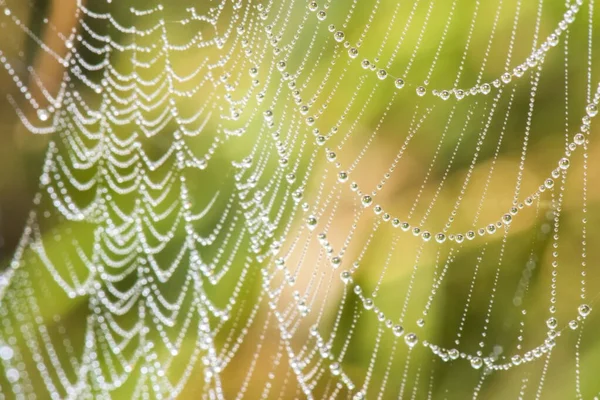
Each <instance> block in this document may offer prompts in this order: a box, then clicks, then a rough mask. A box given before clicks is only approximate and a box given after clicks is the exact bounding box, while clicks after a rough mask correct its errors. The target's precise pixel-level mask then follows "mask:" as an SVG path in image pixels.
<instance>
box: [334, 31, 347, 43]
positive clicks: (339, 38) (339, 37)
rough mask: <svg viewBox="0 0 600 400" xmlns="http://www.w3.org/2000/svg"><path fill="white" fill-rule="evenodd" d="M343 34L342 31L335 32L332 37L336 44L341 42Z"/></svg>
mask: <svg viewBox="0 0 600 400" xmlns="http://www.w3.org/2000/svg"><path fill="white" fill-rule="evenodd" d="M344 37H345V35H344V32H342V31H337V32H336V33H335V34H334V35H333V38H334V39H335V41H336V42H342V41H343V40H344Z"/></svg>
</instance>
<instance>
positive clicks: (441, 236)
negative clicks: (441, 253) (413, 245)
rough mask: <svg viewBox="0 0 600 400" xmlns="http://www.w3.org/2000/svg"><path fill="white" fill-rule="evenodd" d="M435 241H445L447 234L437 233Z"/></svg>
mask: <svg viewBox="0 0 600 400" xmlns="http://www.w3.org/2000/svg"><path fill="white" fill-rule="evenodd" d="M435 241H436V242H438V243H444V242H445V241H446V235H444V234H443V233H438V234H436V235H435Z"/></svg>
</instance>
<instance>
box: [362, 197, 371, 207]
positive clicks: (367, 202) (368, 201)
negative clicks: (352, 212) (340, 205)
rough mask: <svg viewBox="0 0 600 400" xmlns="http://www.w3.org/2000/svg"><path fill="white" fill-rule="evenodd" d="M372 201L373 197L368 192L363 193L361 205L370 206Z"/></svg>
mask: <svg viewBox="0 0 600 400" xmlns="http://www.w3.org/2000/svg"><path fill="white" fill-rule="evenodd" d="M372 203H373V198H372V197H371V196H369V195H368V194H366V195H364V196H363V198H362V205H363V206H365V207H368V206H370V205H371V204H372Z"/></svg>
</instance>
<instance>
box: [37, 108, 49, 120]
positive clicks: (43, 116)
mask: <svg viewBox="0 0 600 400" xmlns="http://www.w3.org/2000/svg"><path fill="white" fill-rule="evenodd" d="M37 116H38V118H39V119H40V121H47V120H48V117H49V115H48V111H46V110H43V109H41V108H40V109H39V110H37Z"/></svg>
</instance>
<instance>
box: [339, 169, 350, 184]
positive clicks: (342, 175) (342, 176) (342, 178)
mask: <svg viewBox="0 0 600 400" xmlns="http://www.w3.org/2000/svg"><path fill="white" fill-rule="evenodd" d="M347 180H348V173H347V172H346V171H340V172H339V173H338V181H340V182H346V181H347Z"/></svg>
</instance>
